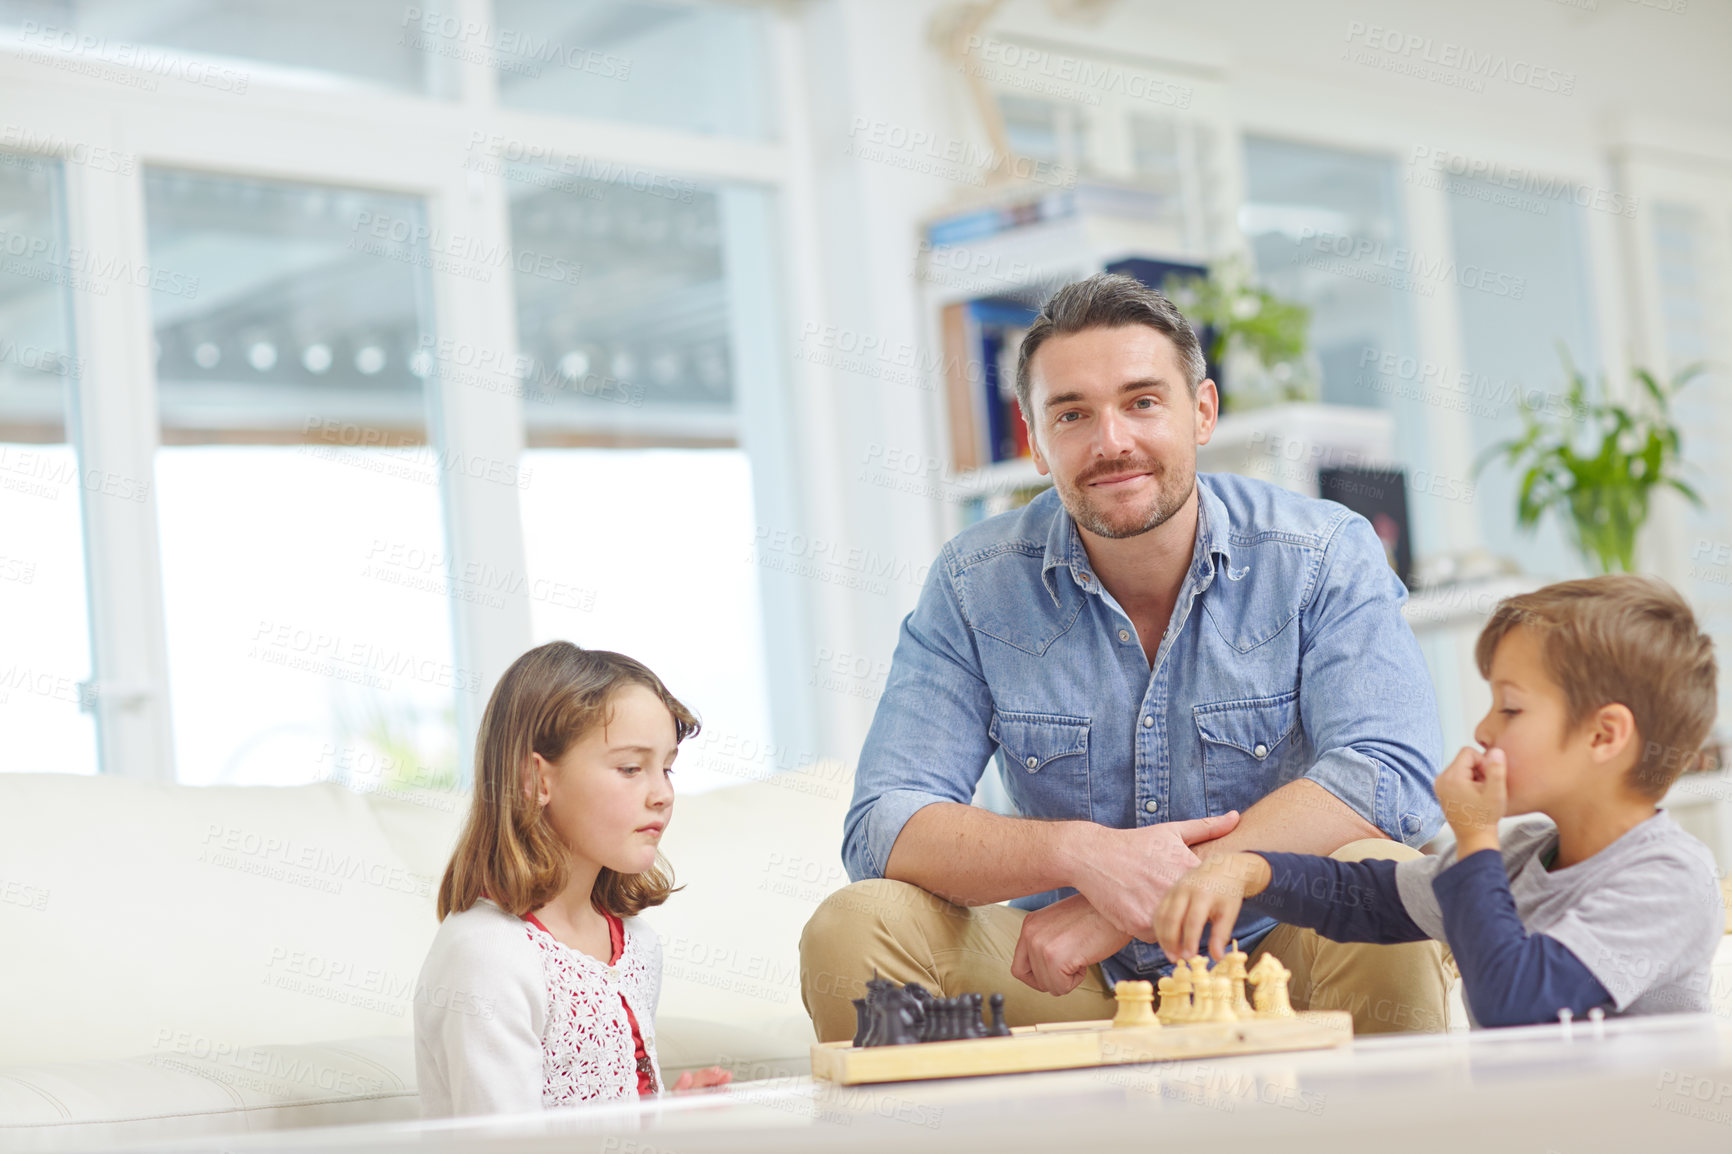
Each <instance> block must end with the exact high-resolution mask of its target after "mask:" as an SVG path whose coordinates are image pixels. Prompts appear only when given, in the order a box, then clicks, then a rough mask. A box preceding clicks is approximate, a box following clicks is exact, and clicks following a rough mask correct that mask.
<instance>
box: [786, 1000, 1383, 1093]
mask: <svg viewBox="0 0 1732 1154" xmlns="http://www.w3.org/2000/svg"><path fill="white" fill-rule="evenodd" d="M1352 1040H1353V1016H1352V1015H1351V1014H1348V1013H1346V1012H1345V1011H1342V1010H1323V1011H1316V1012H1306V1011H1301V1012H1299V1013H1297V1014H1295V1015H1294V1016H1293V1017H1290V1018H1245V1019H1241V1020H1239V1021H1236V1022H1190V1023H1182V1024H1178V1025H1171V1026H1121V1027H1118V1028H1114V1026H1113V1023H1112V1021H1111V1019H1102V1020H1100V1021H1091V1022H1053V1023H1048V1024H1044V1025H1039V1026H1021V1027H1015V1028H1013V1029H1012V1030H1011V1034H1010V1037H1008V1038H964V1039H959V1040H956V1041H951V1042H920V1043H916V1044H913V1045H906V1046H855V1045H854V1044H853V1043H852V1042H820V1043H817V1044H816V1045H814V1046H813V1047H812V1076H813V1077H814V1078H823V1079H825V1080H827V1081H830V1082H834V1083H836V1084H837V1085H841V1086H855V1085H860V1084H863V1083H872V1082H912V1081H916V1080H919V1079H922V1078H967V1077H973V1076H976V1075H981V1074H1026V1073H1032V1072H1034V1071H1038V1070H1075V1069H1082V1068H1087V1067H1092V1066H1119V1065H1126V1064H1129V1063H1133V1062H1172V1061H1179V1060H1181V1059H1185V1058H1217V1057H1226V1056H1232V1055H1237V1054H1267V1053H1274V1052H1276V1051H1282V1050H1324V1049H1329V1048H1331V1047H1334V1046H1345V1045H1347V1044H1348V1043H1349V1042H1351V1041H1352Z"/></svg>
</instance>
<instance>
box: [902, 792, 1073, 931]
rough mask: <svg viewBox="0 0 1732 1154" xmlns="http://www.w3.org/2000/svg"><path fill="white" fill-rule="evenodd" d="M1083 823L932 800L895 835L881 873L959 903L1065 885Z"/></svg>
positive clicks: (989, 900)
mask: <svg viewBox="0 0 1732 1154" xmlns="http://www.w3.org/2000/svg"><path fill="white" fill-rule="evenodd" d="M1090 828H1092V827H1091V826H1090V825H1089V823H1088V822H1082V821H1037V820H1031V819H1029V818H1020V817H1005V816H1003V815H1002V814H996V813H992V812H991V811H989V810H984V809H981V808H979V807H978V806H972V805H961V804H958V803H956V802H934V803H933V804H931V805H928V806H925V807H923V808H921V809H918V810H916V811H915V812H914V816H912V817H910V818H909V819H908V821H907V823H906V824H905V825H903V827H902V832H901V833H899V834H898V835H897V836H896V844H895V845H894V846H892V847H891V850H890V859H889V860H888V861H886V862H885V863H884V876H885V877H887V878H891V879H893V880H895V881H901V882H909V883H910V884H913V885H917V886H919V887H920V888H921V889H923V890H926V891H927V892H929V893H933V894H936V895H938V896H939V897H942V898H944V899H945V900H946V901H950V902H954V903H956V904H957V905H962V906H980V905H988V904H990V903H992V902H1002V901H1005V900H1007V899H1010V898H1020V897H1024V896H1026V895H1028V894H1038V893H1045V892H1046V891H1047V890H1054V889H1058V888H1060V887H1062V886H1068V885H1072V884H1073V882H1072V880H1071V879H1072V877H1073V876H1074V871H1073V868H1072V867H1073V864H1074V861H1075V857H1074V855H1075V854H1076V852H1077V850H1078V847H1079V845H1080V843H1081V841H1082V839H1083V838H1085V837H1086V836H1087V832H1088V830H1089V829H1090Z"/></svg>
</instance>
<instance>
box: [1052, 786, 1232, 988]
mask: <svg viewBox="0 0 1732 1154" xmlns="http://www.w3.org/2000/svg"><path fill="white" fill-rule="evenodd" d="M1238 824H1239V811H1238V810H1234V811H1233V812H1231V813H1224V814H1222V815H1221V816H1220V817H1199V818H1192V819H1191V820H1190V821H1168V822H1162V823H1161V824H1159V825H1146V826H1144V827H1142V828H1141V829H1113V828H1111V827H1108V826H1094V827H1093V828H1092V829H1091V830H1090V831H1089V835H1088V837H1087V839H1086V842H1085V844H1084V845H1083V847H1082V850H1081V853H1079V854H1078V855H1077V856H1078V865H1077V875H1078V876H1077V878H1076V880H1074V881H1073V882H1072V883H1071V885H1072V887H1073V888H1074V889H1075V890H1076V891H1077V892H1078V893H1080V894H1082V895H1083V896H1084V897H1085V898H1087V899H1088V901H1089V905H1091V906H1093V907H1094V908H1095V910H1096V911H1097V912H1098V913H1099V914H1100V916H1101V917H1103V918H1105V919H1106V920H1107V921H1108V922H1110V923H1111V924H1112V926H1113V928H1114V929H1116V930H1118V931H1119V933H1120V934H1122V935H1123V936H1124V937H1125V939H1126V940H1129V939H1131V938H1134V937H1145V936H1146V935H1147V934H1148V932H1149V927H1150V926H1151V925H1153V924H1154V920H1155V911H1156V910H1157V909H1159V908H1160V906H1161V898H1163V897H1164V896H1166V892H1167V888H1168V887H1169V886H1171V885H1172V884H1173V882H1174V881H1175V880H1177V879H1178V878H1179V877H1180V876H1181V875H1182V874H1183V873H1184V872H1185V871H1186V870H1188V869H1190V868H1191V867H1193V866H1195V865H1196V864H1197V855H1196V854H1195V853H1192V852H1191V847H1192V846H1194V845H1201V844H1203V843H1204V842H1207V841H1212V840H1214V839H1215V838H1218V837H1221V836H1223V835H1225V834H1229V833H1232V832H1233V829H1234V827H1235V826H1237V825H1238ZM1121 944H1122V943H1121ZM1102 956H1103V957H1104V956H1106V955H1104V954H1103V955H1102ZM1037 988H1038V987H1037Z"/></svg>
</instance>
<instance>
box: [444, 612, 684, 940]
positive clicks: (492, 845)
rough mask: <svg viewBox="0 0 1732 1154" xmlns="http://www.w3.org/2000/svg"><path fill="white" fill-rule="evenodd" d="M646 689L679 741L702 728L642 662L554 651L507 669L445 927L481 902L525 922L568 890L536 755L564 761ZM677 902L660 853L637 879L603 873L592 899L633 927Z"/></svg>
mask: <svg viewBox="0 0 1732 1154" xmlns="http://www.w3.org/2000/svg"><path fill="white" fill-rule="evenodd" d="M628 685H641V686H643V687H644V688H646V689H648V690H649V691H650V692H652V693H654V694H655V695H656V696H657V697H659V698H661V702H662V704H663V705H665V706H667V709H668V712H669V713H671V714H672V715H673V719H674V739H675V741H676V742H680V741H684V740H685V739H686V738H688V737H691V736H692V735H693V734H695V733H697V732H698V719H697V718H696V717H695V716H693V715H692V712H691V710H689V709H687V708H686V707H685V706H684V705H681V704H680V702H679V701H678V699H676V698H675V697H674V695H673V694H671V693H669V692H668V690H667V686H665V685H663V684H662V682H661V678H659V677H657V676H656V675H655V674H654V673H652V672H650V670H649V668H648V667H647V666H645V665H644V664H643V663H642V662H639V661H634V660H632V659H631V658H630V657H627V656H625V655H624V654H622V653H612V652H609V651H608V650H605V649H580V648H578V647H577V646H576V645H573V644H572V643H571V642H569V641H550V642H548V643H547V644H546V645H542V646H539V647H538V648H535V649H531V650H530V651H529V652H528V653H525V654H524V655H523V656H522V657H519V658H518V659H517V660H516V661H513V662H512V663H511V668H509V669H507V670H506V671H505V675H504V676H503V677H501V678H500V679H499V684H498V685H496V686H494V687H493V696H492V697H490V698H489V699H488V701H487V709H486V711H485V712H484V713H483V714H482V715H481V732H480V733H479V734H478V735H477V736H476V739H475V799H474V802H473V803H472V804H471V805H470V808H469V820H468V822H467V823H466V824H465V825H464V827H463V836H462V837H460V838H459V839H458V841H457V849H456V850H455V852H453V853H452V855H451V864H450V865H449V866H447V867H446V868H445V877H444V880H442V881H441V882H440V883H439V906H438V908H439V920H440V921H444V920H445V916H446V915H447V914H453V913H461V912H462V911H464V910H466V909H468V908H469V907H470V906H473V905H474V904H475V903H476V901H477V900H478V899H480V898H481V897H483V896H485V897H487V898H489V899H491V900H492V901H493V902H494V904H496V905H497V906H499V908H501V909H503V910H504V911H506V912H507V913H509V914H513V915H515V916H518V917H521V916H523V915H524V914H526V913H528V912H530V911H531V910H536V909H540V908H541V907H542V906H544V905H546V904H547V903H548V902H550V901H552V900H553V898H554V896H555V895H557V894H558V893H559V892H560V891H561V890H562V889H564V888H565V884H566V880H567V877H568V876H569V872H570V866H571V855H570V851H569V850H567V849H566V847H565V844H564V843H563V842H561V841H560V839H559V835H558V834H556V833H555V832H554V831H553V828H552V827H551V826H550V825H548V823H547V816H546V812H545V811H544V810H543V808H542V807H541V806H540V805H539V804H537V802H536V799H535V795H534V791H533V790H532V789H531V787H530V778H529V766H530V759H529V755H530V754H531V753H539V754H540V755H541V756H542V757H544V758H546V759H547V760H548V761H558V760H559V759H560V758H562V757H564V756H565V753H566V750H568V749H570V748H571V746H572V744H573V743H574V742H576V741H577V740H578V739H579V738H581V737H582V736H583V735H584V734H586V733H588V732H589V731H590V730H592V729H594V728H595V727H596V726H598V725H606V724H607V722H608V719H609V717H610V716H611V714H612V701H613V695H614V694H615V693H616V692H617V691H618V690H620V689H623V688H625V687H626V686H628ZM672 892H674V885H673V870H672V867H670V866H669V865H668V864H667V862H666V861H665V860H664V859H663V858H662V856H661V855H660V854H659V853H658V854H657V855H656V864H655V865H653V866H651V867H650V868H649V869H647V870H645V871H644V872H643V873H640V874H620V873H615V872H614V871H613V870H610V869H606V868H603V869H602V871H601V873H600V875H599V876H597V877H596V879H595V888H594V889H592V890H591V891H590V900H591V901H593V902H594V904H595V907H596V909H598V910H602V911H603V912H606V913H610V914H613V915H614V916H616V917H621V918H628V917H631V916H633V915H634V914H637V913H640V912H642V911H643V910H645V909H647V908H649V907H650V906H659V905H661V904H662V903H663V902H665V901H667V899H668V895H669V894H671V893H672Z"/></svg>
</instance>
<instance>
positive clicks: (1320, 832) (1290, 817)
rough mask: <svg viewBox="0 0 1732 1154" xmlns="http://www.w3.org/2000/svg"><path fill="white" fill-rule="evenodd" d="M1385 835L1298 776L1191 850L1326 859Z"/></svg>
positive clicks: (1201, 854) (1207, 855)
mask: <svg viewBox="0 0 1732 1154" xmlns="http://www.w3.org/2000/svg"><path fill="white" fill-rule="evenodd" d="M917 816H918V815H917ZM1388 836H1389V835H1388V834H1386V833H1384V832H1383V831H1382V830H1380V829H1378V828H1377V827H1376V826H1374V825H1372V824H1371V823H1370V822H1368V821H1366V820H1365V819H1364V818H1363V817H1361V816H1360V815H1359V812H1358V811H1357V810H1355V809H1354V808H1353V807H1352V806H1350V805H1348V804H1347V803H1346V802H1344V801H1342V800H1341V799H1340V798H1338V797H1336V796H1335V795H1334V794H1332V793H1330V792H1329V791H1328V790H1326V789H1324V788H1323V787H1322V786H1320V785H1318V784H1317V783H1316V782H1314V781H1308V780H1306V779H1304V778H1300V779H1299V780H1298V781H1290V782H1288V783H1287V784H1286V785H1284V786H1282V787H1281V788H1280V789H1278V790H1276V791H1275V792H1274V793H1272V794H1270V795H1269V796H1267V797H1265V798H1264V799H1263V800H1262V801H1259V802H1258V803H1257V804H1256V805H1253V806H1252V807H1251V808H1250V809H1248V810H1246V811H1245V812H1244V814H1242V815H1241V816H1240V818H1239V826H1238V828H1237V829H1235V830H1233V832H1232V833H1229V834H1226V835H1224V836H1222V837H1218V838H1216V839H1214V840H1213V841H1207V842H1202V843H1200V844H1197V845H1194V846H1192V847H1191V848H1192V850H1194V851H1195V852H1196V854H1197V856H1198V857H1200V858H1202V859H1203V860H1204V861H1207V860H1208V859H1209V858H1211V857H1214V856H1215V855H1216V854H1223V853H1236V852H1238V851H1240V850H1253V849H1266V850H1275V851H1279V852H1282V853H1308V854H1318V855H1321V856H1324V857H1327V856H1328V855H1329V854H1332V853H1334V852H1335V851H1336V850H1338V849H1340V848H1341V847H1342V846H1344V845H1346V844H1347V843H1348V842H1350V841H1358V840H1360V839H1361V838H1368V837H1381V838H1387V837H1388Z"/></svg>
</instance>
